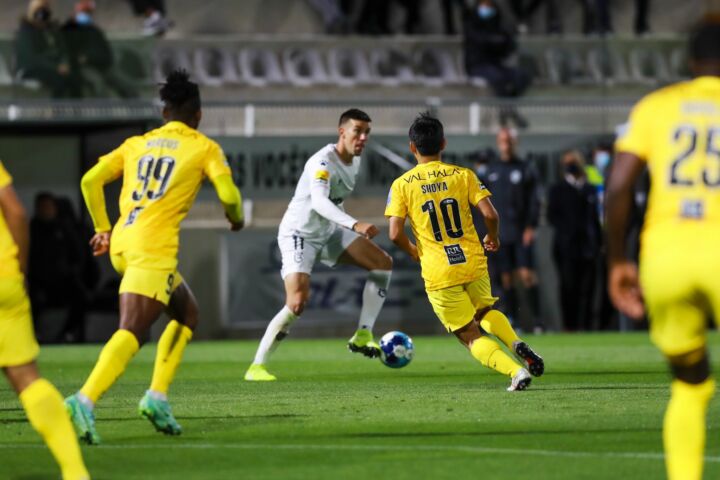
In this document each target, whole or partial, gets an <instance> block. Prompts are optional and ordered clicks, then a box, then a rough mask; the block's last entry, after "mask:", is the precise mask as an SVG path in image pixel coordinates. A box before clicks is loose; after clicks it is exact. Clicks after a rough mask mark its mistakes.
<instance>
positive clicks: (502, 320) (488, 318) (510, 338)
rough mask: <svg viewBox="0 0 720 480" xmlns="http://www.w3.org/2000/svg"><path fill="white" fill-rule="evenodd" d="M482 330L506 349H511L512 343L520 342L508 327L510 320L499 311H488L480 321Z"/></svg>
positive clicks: (513, 331)
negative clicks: (492, 336)
mask: <svg viewBox="0 0 720 480" xmlns="http://www.w3.org/2000/svg"><path fill="white" fill-rule="evenodd" d="M480 326H481V327H482V329H483V330H485V331H486V332H488V333H489V334H491V335H495V336H496V337H497V338H498V339H499V340H500V341H501V342H503V343H504V344H505V346H506V347H508V348H512V345H513V342H515V341H517V340H520V338H519V337H518V336H517V333H515V330H513V328H512V325H510V320H508V318H507V317H506V316H505V314H504V313H502V312H501V311H500V310H490V311H489V312H487V313H486V314H485V316H484V317H483V318H482V320H481V321H480Z"/></svg>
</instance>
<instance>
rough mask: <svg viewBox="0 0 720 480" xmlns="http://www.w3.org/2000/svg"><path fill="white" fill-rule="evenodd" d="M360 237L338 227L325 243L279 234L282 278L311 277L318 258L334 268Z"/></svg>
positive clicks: (319, 240) (320, 240) (318, 240)
mask: <svg viewBox="0 0 720 480" xmlns="http://www.w3.org/2000/svg"><path fill="white" fill-rule="evenodd" d="M358 237H360V235H358V234H357V233H355V232H353V231H352V230H348V229H347V228H343V227H337V228H336V229H335V231H333V232H332V233H331V234H330V236H329V237H327V240H324V241H323V240H322V239H312V240H306V239H304V238H303V237H301V236H300V235H297V234H295V235H283V234H279V235H278V246H279V247H280V254H281V255H282V269H281V270H280V276H282V278H283V279H285V277H287V276H288V275H290V274H291V273H307V274H308V275H310V274H311V273H312V269H313V265H315V262H316V261H317V260H318V257H319V259H320V261H321V262H322V263H324V264H325V265H327V266H329V267H334V266H335V264H337V261H338V259H339V258H340V255H341V254H342V253H343V252H344V251H345V249H347V247H348V246H349V245H350V244H351V243H352V242H354V241H355V239H356V238H358Z"/></svg>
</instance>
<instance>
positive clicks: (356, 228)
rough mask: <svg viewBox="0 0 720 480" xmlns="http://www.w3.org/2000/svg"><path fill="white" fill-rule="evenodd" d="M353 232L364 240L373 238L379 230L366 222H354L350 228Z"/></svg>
mask: <svg viewBox="0 0 720 480" xmlns="http://www.w3.org/2000/svg"><path fill="white" fill-rule="evenodd" d="M352 230H353V232H355V233H359V234H360V235H362V236H363V237H365V238H368V239H370V238H374V237H375V236H376V235H377V234H378V233H380V230H379V229H378V228H377V227H376V226H375V225H373V224H372V223H367V222H356V223H355V225H353V227H352Z"/></svg>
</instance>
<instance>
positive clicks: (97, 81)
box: [62, 0, 137, 98]
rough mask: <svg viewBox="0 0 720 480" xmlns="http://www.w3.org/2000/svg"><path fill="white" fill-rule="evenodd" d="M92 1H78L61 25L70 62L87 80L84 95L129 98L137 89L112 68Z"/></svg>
mask: <svg viewBox="0 0 720 480" xmlns="http://www.w3.org/2000/svg"><path fill="white" fill-rule="evenodd" d="M94 13H95V1H94V0H80V1H78V2H77V3H76V4H75V12H74V14H73V16H72V17H70V18H69V19H68V20H67V21H66V22H65V24H64V25H63V27H62V32H63V35H64V37H65V42H66V44H67V46H68V51H69V52H70V61H71V64H72V66H73V68H74V69H75V70H77V71H78V72H80V73H81V74H82V76H83V78H84V79H85V81H86V82H87V90H88V92H87V95H89V96H95V97H111V96H119V97H122V98H131V97H136V96H137V91H136V90H135V88H134V87H133V85H132V84H131V82H130V81H128V80H125V79H124V78H122V77H121V76H120V75H119V74H118V72H117V70H116V69H115V68H114V63H115V61H114V57H113V51H112V48H111V47H110V42H109V41H108V39H107V37H106V36H105V33H104V32H103V31H102V29H101V28H100V27H99V26H97V24H96V23H95V21H94V18H93V14H94Z"/></svg>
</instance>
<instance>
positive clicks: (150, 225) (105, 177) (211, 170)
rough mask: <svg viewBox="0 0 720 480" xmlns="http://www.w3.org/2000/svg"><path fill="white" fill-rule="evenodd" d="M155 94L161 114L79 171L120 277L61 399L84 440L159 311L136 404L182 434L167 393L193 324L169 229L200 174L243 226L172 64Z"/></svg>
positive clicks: (103, 247)
mask: <svg viewBox="0 0 720 480" xmlns="http://www.w3.org/2000/svg"><path fill="white" fill-rule="evenodd" d="M160 98H161V100H162V101H163V103H164V108H163V117H164V119H165V120H166V122H167V123H165V125H164V126H162V127H160V128H158V129H156V130H153V131H151V132H149V133H146V134H145V135H142V136H136V137H131V138H129V139H127V140H126V141H125V142H124V143H123V144H122V145H121V146H120V147H119V148H117V149H116V150H114V151H112V152H110V153H109V154H107V155H104V156H102V157H100V159H99V161H98V163H97V165H95V166H94V167H93V168H91V169H90V170H89V171H88V172H87V173H86V174H85V175H84V176H83V178H82V185H81V186H82V192H83V197H84V198H85V204H86V205H87V208H88V210H89V212H90V216H91V217H92V220H93V224H94V226H95V232H96V233H95V235H94V236H93V237H92V239H91V240H90V245H91V246H92V248H93V252H94V254H95V255H96V256H97V255H102V254H104V253H106V252H108V251H109V252H110V260H111V261H112V264H113V267H114V268H115V270H117V272H118V273H119V274H120V275H121V276H122V281H121V283H120V326H119V329H118V330H117V331H116V332H115V334H114V335H113V336H112V338H110V340H109V341H108V342H107V344H105V347H104V348H103V350H102V352H101V353H100V357H99V358H98V361H97V363H96V364H95V368H94V369H93V371H92V373H91V374H90V376H89V377H88V379H87V380H86V382H85V384H84V385H83V386H82V388H81V389H80V390H79V391H78V392H77V393H76V394H74V395H72V396H70V397H68V398H67V399H66V400H65V404H66V406H67V409H68V411H69V412H70V415H71V417H72V420H73V423H74V424H75V427H76V429H77V430H78V432H79V435H80V439H81V440H84V441H85V442H87V443H89V444H97V443H99V442H100V437H99V436H98V434H97V431H96V430H95V418H94V414H93V408H94V406H95V404H96V403H97V401H98V400H99V399H100V397H101V396H102V395H103V393H105V392H106V391H107V390H108V389H109V388H110V387H111V386H112V384H113V383H114V382H115V380H117V378H118V377H119V376H120V375H121V374H122V373H123V372H124V371H125V368H126V367H127V365H128V363H129V362H130V360H131V359H132V357H133V356H134V355H135V353H136V352H137V351H138V350H139V348H140V345H141V343H142V342H143V341H144V339H146V338H147V336H148V332H149V330H150V327H151V326H152V324H153V323H154V322H155V321H156V320H157V319H158V317H159V316H160V314H161V313H162V312H163V311H165V312H166V313H167V315H168V316H169V318H170V319H171V320H170V322H169V323H168V325H167V327H166V328H165V331H164V332H163V334H162V336H161V337H160V340H159V342H158V347H157V356H156V359H155V370H154V372H153V378H152V383H151V384H150V389H149V390H148V391H147V392H146V394H145V396H144V397H143V398H142V400H141V401H140V405H139V412H140V414H141V415H142V416H144V417H146V418H147V419H148V420H150V422H151V423H152V424H153V426H154V427H155V428H156V430H158V431H161V432H163V433H165V434H168V435H179V434H180V433H181V431H182V429H181V427H180V425H178V423H177V421H176V420H175V417H174V416H173V414H172V411H171V409H170V405H169V403H168V400H167V392H168V389H169V386H170V383H171V382H172V380H173V378H174V376H175V372H176V371H177V368H178V365H179V364H180V361H181V359H182V355H183V351H184V349H185V346H186V345H187V343H188V342H189V341H190V339H191V337H192V334H193V330H194V328H195V326H196V325H197V322H198V305H197V302H196V300H195V297H194V296H193V294H192V292H191V291H190V288H189V287H188V285H187V283H185V282H184V281H183V278H182V277H181V276H180V274H179V273H178V271H177V253H178V243H179V239H178V236H179V230H180V222H181V221H182V219H183V218H184V217H185V215H186V214H187V212H188V210H189V209H190V207H191V205H192V203H193V201H194V199H195V196H196V195H197V193H198V190H199V189H200V185H201V183H202V181H203V179H204V178H205V177H207V178H209V179H210V181H211V182H212V183H213V185H214V187H215V190H216V191H217V194H218V197H219V198H220V201H221V202H222V204H223V206H224V208H225V213H226V216H227V218H228V220H229V222H230V228H231V229H232V230H233V231H237V230H240V229H241V228H242V227H243V213H242V212H243V210H242V200H241V197H240V192H239V191H238V189H237V187H236V186H235V184H234V183H233V180H232V176H231V171H230V168H229V166H228V164H227V162H226V160H225V156H224V154H223V152H222V150H221V149H220V146H218V144H217V143H215V142H214V141H212V140H210V139H209V138H207V137H206V136H205V135H203V134H202V133H200V132H198V131H197V130H196V129H197V127H198V124H199V123H200V119H201V117H202V112H201V108H200V92H199V90H198V86H197V84H195V83H193V82H191V81H189V77H188V74H187V73H186V72H185V71H183V70H179V71H174V72H172V73H170V75H168V77H167V80H166V82H165V83H164V84H162V85H161V88H160ZM121 176H122V177H123V185H122V191H121V192H120V218H119V219H118V221H117V223H116V224H115V227H114V228H112V233H111V226H110V221H109V220H108V216H107V212H106V208H105V196H104V193H103V186H104V185H105V184H107V183H109V182H112V181H114V180H116V179H118V178H120V177H121Z"/></svg>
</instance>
